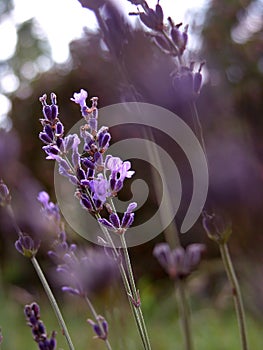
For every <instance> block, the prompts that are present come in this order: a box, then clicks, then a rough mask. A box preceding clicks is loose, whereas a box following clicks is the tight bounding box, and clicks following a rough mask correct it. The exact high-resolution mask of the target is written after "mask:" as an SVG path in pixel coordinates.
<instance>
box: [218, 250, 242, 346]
mask: <svg viewBox="0 0 263 350" xmlns="http://www.w3.org/2000/svg"><path fill="white" fill-rule="evenodd" d="M219 248H220V253H221V256H222V260H223V263H224V266H225V270H226V273H227V277H228V280H229V282H230V284H231V287H232V294H233V299H234V304H235V309H236V315H237V320H238V325H239V331H240V337H241V344H242V350H248V341H247V335H246V334H247V331H246V322H245V311H244V306H243V301H242V296H241V291H240V286H239V283H238V279H237V276H236V273H235V270H234V267H233V263H232V260H231V256H230V254H229V250H228V245H227V243H221V244H219Z"/></svg>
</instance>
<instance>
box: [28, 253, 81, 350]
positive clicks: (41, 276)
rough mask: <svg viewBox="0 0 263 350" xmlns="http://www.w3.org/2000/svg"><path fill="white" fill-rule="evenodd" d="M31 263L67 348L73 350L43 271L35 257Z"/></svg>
mask: <svg viewBox="0 0 263 350" xmlns="http://www.w3.org/2000/svg"><path fill="white" fill-rule="evenodd" d="M31 262H32V265H33V266H34V268H35V270H36V273H37V274H38V277H39V279H40V281H41V283H42V286H43V288H44V290H45V292H46V295H47V297H48V299H49V302H50V304H51V306H52V308H53V310H54V312H55V315H56V317H57V320H58V323H59V325H60V327H61V329H62V333H63V335H64V336H65V338H66V341H67V343H68V347H69V349H70V350H75V348H74V345H73V343H72V340H71V338H70V335H69V332H68V329H67V326H66V323H65V321H64V318H63V316H62V313H61V311H60V309H59V306H58V303H57V301H56V299H55V297H54V295H53V293H52V291H51V289H50V287H49V284H48V282H47V280H46V277H45V275H44V273H43V271H42V269H41V267H40V265H39V263H38V261H37V259H36V258H35V256H33V257H32V258H31Z"/></svg>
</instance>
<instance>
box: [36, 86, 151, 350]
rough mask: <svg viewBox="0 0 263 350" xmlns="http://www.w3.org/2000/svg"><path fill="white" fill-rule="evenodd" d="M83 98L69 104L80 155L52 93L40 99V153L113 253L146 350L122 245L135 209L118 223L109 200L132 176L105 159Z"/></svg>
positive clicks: (102, 132)
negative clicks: (76, 113) (76, 115)
mask: <svg viewBox="0 0 263 350" xmlns="http://www.w3.org/2000/svg"><path fill="white" fill-rule="evenodd" d="M87 96H88V94H87V92H86V91H85V90H83V89H81V90H80V92H79V93H74V95H73V98H72V99H71V100H72V101H73V102H75V103H77V104H79V106H80V110H81V114H82V116H83V118H84V120H85V122H86V123H85V125H83V126H82V127H81V129H80V137H81V138H82V140H83V142H84V147H83V150H82V151H81V152H79V145H80V138H79V137H78V135H77V134H74V135H68V136H65V137H64V135H63V134H64V127H63V124H62V123H61V121H60V119H59V118H58V106H57V104H56V96H55V94H54V93H52V94H51V105H48V104H47V96H46V95H43V96H42V97H41V98H40V101H41V103H42V106H43V116H44V118H43V119H41V124H42V126H43V131H42V132H41V133H40V134H39V138H40V139H41V140H42V141H43V142H44V144H45V145H44V146H43V150H44V151H45V153H46V154H47V157H46V158H47V159H52V160H55V161H56V162H57V163H58V168H59V173H60V174H61V175H63V176H65V177H67V178H68V179H69V181H70V182H72V183H73V184H74V185H75V186H76V191H75V196H76V197H77V198H78V199H79V201H80V204H81V206H82V207H83V209H84V210H85V211H86V212H88V213H90V214H91V215H93V216H94V217H95V218H96V220H97V222H98V224H99V226H100V228H101V231H102V234H103V237H98V240H99V241H100V242H104V245H105V246H106V247H108V248H111V249H112V253H113V256H114V259H115V260H116V262H117V263H118V267H119V270H120V273H121V276H122V280H123V283H124V287H125V290H126V293H127V296H128V299H129V302H130V305H131V309H132V312H133V315H134V318H135V321H136V325H137V327H138V331H139V334H140V336H141V339H142V342H143V346H144V348H145V349H150V348H151V346H150V341H149V337H148V333H147V329H146V325H145V322H144V317H143V314H142V310H141V300H140V296H139V292H138V290H137V288H136V284H135V280H134V276H133V271H132V266H131V262H130V258H129V253H128V249H127V244H126V240H125V232H126V231H127V229H128V228H129V227H130V226H131V225H132V223H133V220H134V213H133V211H134V210H135V208H136V206H137V204H136V203H135V202H134V203H130V204H129V205H128V207H127V210H126V211H125V213H124V215H123V217H122V218H120V217H119V215H118V213H117V212H116V209H115V207H114V202H113V198H114V197H115V196H116V195H117V193H118V192H119V191H120V190H121V189H122V188H123V183H124V180H125V178H130V177H131V176H132V175H133V174H134V171H133V170H130V169H131V164H130V162H129V161H124V162H123V161H122V160H121V159H120V158H119V157H113V156H112V155H107V156H106V158H105V159H104V153H105V152H106V150H107V149H108V147H109V141H110V138H111V135H110V133H109V130H108V128H107V127H105V126H102V127H101V128H100V129H98V109H97V102H98V98H97V97H93V98H91V103H92V105H91V107H90V108H89V107H88V106H87V104H86V99H87ZM103 209H105V210H106V212H107V214H108V217H102V215H101V213H102V210H103ZM109 230H110V231H111V232H113V234H115V235H117V236H118V237H119V238H120V245H121V247H122V248H123V255H124V258H123V257H122V254H121V252H120V251H119V250H118V249H117V248H116V246H115V244H114V242H113V240H112V237H111V235H110V232H109ZM99 241H98V242H99Z"/></svg>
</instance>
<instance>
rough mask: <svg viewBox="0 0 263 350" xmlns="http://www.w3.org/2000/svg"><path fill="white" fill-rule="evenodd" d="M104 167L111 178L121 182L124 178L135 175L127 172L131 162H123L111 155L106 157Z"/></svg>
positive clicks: (132, 172) (130, 171)
mask: <svg viewBox="0 0 263 350" xmlns="http://www.w3.org/2000/svg"><path fill="white" fill-rule="evenodd" d="M105 167H106V169H107V170H110V171H111V176H112V177H113V178H116V177H118V178H120V179H121V180H124V179H125V178H126V177H127V178H131V177H132V175H133V174H134V173H135V171H133V170H129V169H130V168H131V162H129V161H125V162H123V161H122V160H121V159H120V158H119V157H113V156H111V155H108V156H107V157H106V160H105Z"/></svg>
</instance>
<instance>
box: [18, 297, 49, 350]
mask: <svg viewBox="0 0 263 350" xmlns="http://www.w3.org/2000/svg"><path fill="white" fill-rule="evenodd" d="M24 313H25V317H26V320H27V324H28V326H29V327H30V328H31V329H32V335H33V339H34V340H35V342H37V344H38V348H39V349H40V350H54V349H56V339H55V337H56V332H54V331H53V332H52V334H51V337H50V338H49V339H48V336H47V333H46V329H45V325H44V323H43V322H42V321H41V320H40V307H39V306H38V304H37V303H32V304H30V305H26V306H25V309H24Z"/></svg>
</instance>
